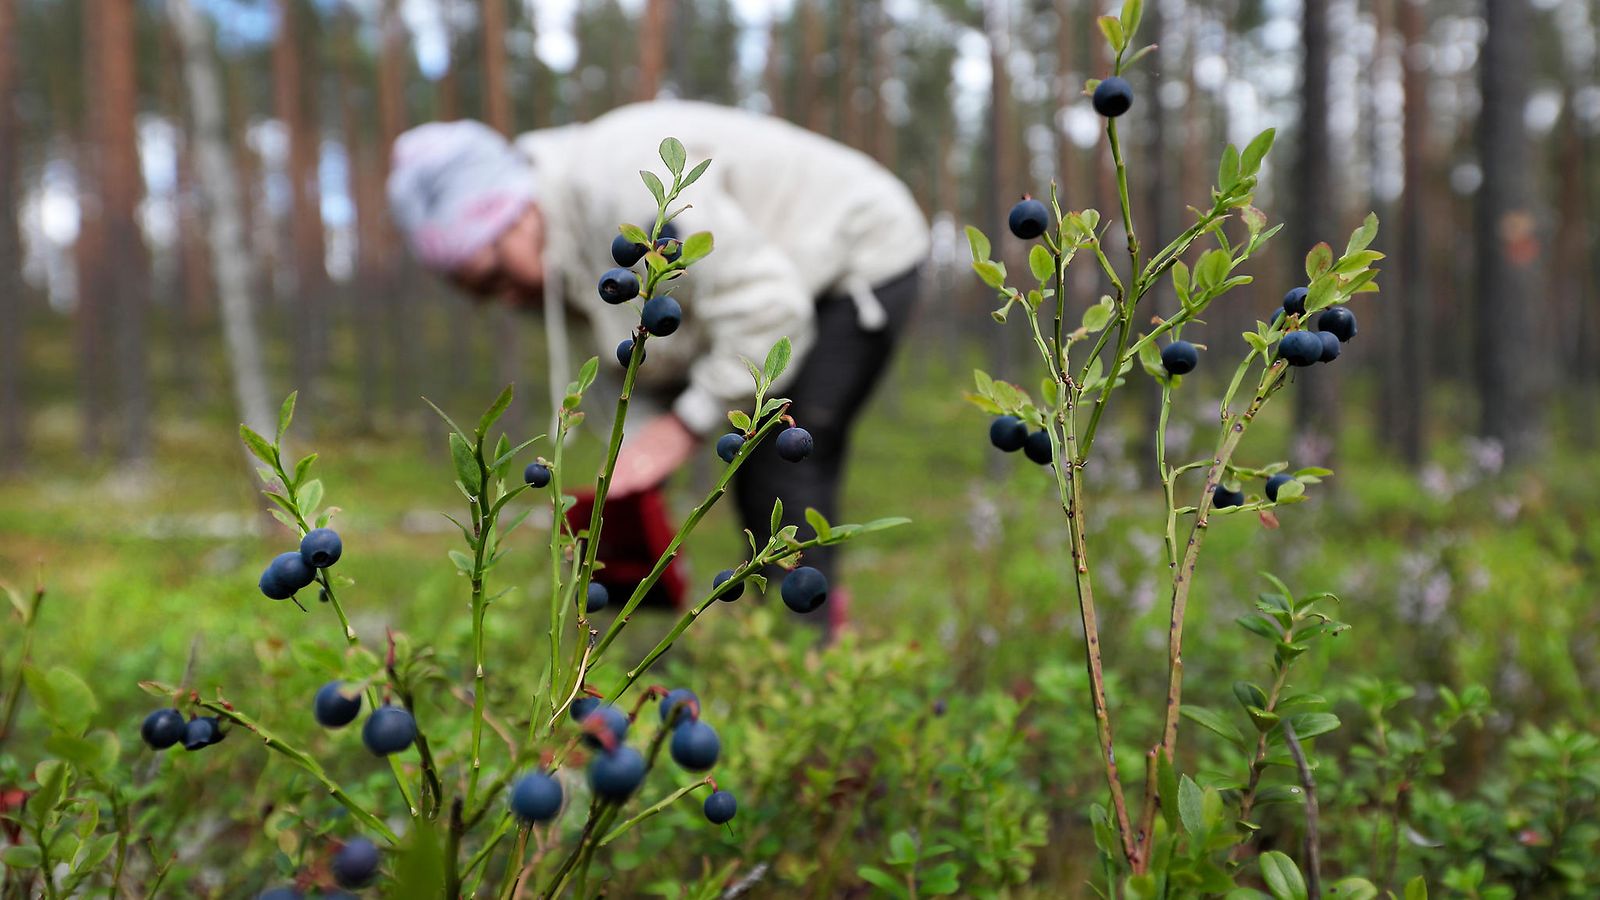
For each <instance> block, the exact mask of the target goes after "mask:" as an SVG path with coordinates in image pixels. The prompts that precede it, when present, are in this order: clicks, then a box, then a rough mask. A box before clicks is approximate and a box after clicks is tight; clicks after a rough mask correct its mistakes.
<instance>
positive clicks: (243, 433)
mask: <svg viewBox="0 0 1600 900" xmlns="http://www.w3.org/2000/svg"><path fill="white" fill-rule="evenodd" d="M239 439H240V440H242V441H244V446H245V449H247V450H249V451H250V454H251V455H252V456H254V457H255V458H256V459H259V460H261V461H262V462H264V463H266V464H267V465H269V466H275V465H277V460H278V451H277V450H275V449H273V447H272V445H271V444H269V443H267V439H266V438H264V437H262V436H261V435H259V434H256V433H255V431H253V430H252V429H251V428H250V426H249V425H240V426H239Z"/></svg>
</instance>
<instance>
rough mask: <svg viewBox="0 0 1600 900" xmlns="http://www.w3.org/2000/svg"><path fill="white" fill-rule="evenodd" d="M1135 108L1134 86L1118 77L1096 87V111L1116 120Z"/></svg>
mask: <svg viewBox="0 0 1600 900" xmlns="http://www.w3.org/2000/svg"><path fill="white" fill-rule="evenodd" d="M1132 107H1133V85H1131V84H1128V82H1127V80H1125V79H1123V78H1119V77H1117V76H1116V75H1113V76H1111V77H1110V78H1107V79H1106V80H1105V81H1102V82H1100V83H1099V84H1097V85H1095V88H1094V111H1095V112H1097V113H1099V114H1100V115H1102V116H1105V117H1106V118H1108V119H1115V118H1116V117H1117V116H1120V115H1122V114H1123V113H1125V112H1127V111H1128V110H1129V109H1131V108H1132Z"/></svg>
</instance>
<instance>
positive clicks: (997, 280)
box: [972, 259, 1006, 291]
mask: <svg viewBox="0 0 1600 900" xmlns="http://www.w3.org/2000/svg"><path fill="white" fill-rule="evenodd" d="M972 270H973V271H974V272H977V273H978V277H979V278H980V279H982V280H983V283H984V284H987V285H988V286H989V287H992V288H994V289H995V290H997V291H998V290H1003V289H1004V288H1005V286H1006V266H1005V263H999V262H995V261H994V260H992V259H985V260H980V261H978V262H975V263H973V264H972Z"/></svg>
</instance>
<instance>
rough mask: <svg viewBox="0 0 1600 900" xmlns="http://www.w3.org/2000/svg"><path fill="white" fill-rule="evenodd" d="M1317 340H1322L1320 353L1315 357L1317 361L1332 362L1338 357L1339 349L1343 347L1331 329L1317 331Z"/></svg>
mask: <svg viewBox="0 0 1600 900" xmlns="http://www.w3.org/2000/svg"><path fill="white" fill-rule="evenodd" d="M1317 340H1319V341H1321V342H1322V355H1321V356H1319V357H1317V361H1318V362H1333V361H1334V360H1336V359H1338V358H1339V351H1340V350H1341V349H1343V347H1342V345H1341V344H1340V343H1339V338H1338V336H1337V335H1335V334H1334V333H1333V332H1331V331H1319V332H1317Z"/></svg>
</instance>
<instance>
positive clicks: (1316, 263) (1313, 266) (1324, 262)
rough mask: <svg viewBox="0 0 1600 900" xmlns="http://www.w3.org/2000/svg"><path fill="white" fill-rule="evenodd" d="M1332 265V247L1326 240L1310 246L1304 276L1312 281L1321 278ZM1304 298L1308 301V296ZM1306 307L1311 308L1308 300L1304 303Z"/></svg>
mask: <svg viewBox="0 0 1600 900" xmlns="http://www.w3.org/2000/svg"><path fill="white" fill-rule="evenodd" d="M1332 267H1333V248H1332V247H1329V246H1328V244H1327V242H1326V241H1324V242H1322V243H1319V244H1317V245H1316V246H1315V247H1312V248H1311V252H1310V253H1307V254H1306V277H1307V278H1309V279H1311V280H1312V281H1316V280H1317V279H1318V278H1321V277H1322V276H1323V275H1324V274H1325V273H1326V272H1327V271H1328V270H1329V269H1330V268H1332ZM1306 299H1307V300H1308V301H1309V300H1310V297H1307V298H1306ZM1306 308H1307V309H1308V310H1309V309H1310V308H1311V304H1310V303H1309V302H1308V303H1307V304H1306Z"/></svg>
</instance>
